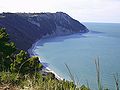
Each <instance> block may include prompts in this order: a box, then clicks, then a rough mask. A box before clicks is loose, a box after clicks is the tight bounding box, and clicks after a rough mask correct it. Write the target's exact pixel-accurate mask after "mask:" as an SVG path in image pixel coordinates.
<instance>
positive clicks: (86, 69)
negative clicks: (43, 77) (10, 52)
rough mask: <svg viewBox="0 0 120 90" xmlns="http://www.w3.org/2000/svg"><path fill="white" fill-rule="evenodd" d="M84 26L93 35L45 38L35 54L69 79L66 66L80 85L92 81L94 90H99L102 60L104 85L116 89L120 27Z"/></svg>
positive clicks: (94, 24)
mask: <svg viewBox="0 0 120 90" xmlns="http://www.w3.org/2000/svg"><path fill="white" fill-rule="evenodd" d="M84 25H86V26H87V27H88V29H89V30H90V32H89V33H86V34H80V33H78V34H74V35H68V36H61V37H53V38H52V37H51V38H49V39H42V40H40V41H38V42H37V43H36V45H35V46H34V49H33V52H34V54H37V55H39V56H40V57H41V59H42V62H43V63H44V64H45V65H47V66H48V67H49V68H50V69H52V70H53V71H55V72H56V73H57V74H58V75H59V76H61V77H63V78H65V79H68V80H69V79H70V78H69V74H68V71H67V69H66V67H65V63H66V64H67V65H68V66H69V67H70V69H71V71H72V73H73V75H74V76H75V77H76V78H78V79H79V83H80V84H86V82H88V83H89V85H90V87H91V88H92V89H93V88H94V90H97V89H96V87H97V84H96V69H95V63H94V61H95V59H96V58H97V57H99V59H100V67H101V80H102V85H103V87H109V88H111V90H114V89H115V84H114V83H115V82H114V78H113V74H114V73H118V74H120V24H112V23H111V24H110V23H84ZM78 79H76V80H78Z"/></svg>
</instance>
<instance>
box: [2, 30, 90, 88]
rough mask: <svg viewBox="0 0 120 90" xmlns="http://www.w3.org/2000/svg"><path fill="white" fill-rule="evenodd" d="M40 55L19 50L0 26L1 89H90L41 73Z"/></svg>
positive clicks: (51, 74)
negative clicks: (30, 55)
mask: <svg viewBox="0 0 120 90" xmlns="http://www.w3.org/2000/svg"><path fill="white" fill-rule="evenodd" d="M42 68H43V65H42V64H41V63H40V61H39V58H38V57H35V56H34V57H29V55H28V54H27V53H26V52H25V51H24V50H18V49H17V48H16V46H15V44H14V43H13V42H11V41H10V39H9V35H8V34H7V33H6V31H5V29H4V28H0V90H8V89H9V90H90V89H88V88H87V87H85V86H84V85H83V86H81V87H77V86H76V85H75V84H74V82H73V81H71V82H70V81H66V80H58V79H56V78H55V75H54V74H53V73H46V74H41V73H40V71H42Z"/></svg>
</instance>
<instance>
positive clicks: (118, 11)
mask: <svg viewBox="0 0 120 90" xmlns="http://www.w3.org/2000/svg"><path fill="white" fill-rule="evenodd" d="M57 11H62V12H66V13H67V14H69V15H70V16H72V17H73V18H75V19H77V20H79V21H81V22H119V23H120V0H0V12H57Z"/></svg>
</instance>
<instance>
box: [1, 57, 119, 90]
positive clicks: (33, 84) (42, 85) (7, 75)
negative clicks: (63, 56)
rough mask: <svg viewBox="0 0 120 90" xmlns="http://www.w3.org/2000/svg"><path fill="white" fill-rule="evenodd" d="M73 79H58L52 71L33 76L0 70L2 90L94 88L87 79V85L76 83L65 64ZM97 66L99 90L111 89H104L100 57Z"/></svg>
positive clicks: (117, 83)
mask: <svg viewBox="0 0 120 90" xmlns="http://www.w3.org/2000/svg"><path fill="white" fill-rule="evenodd" d="M65 66H66V68H67V71H68V74H69V76H70V78H71V81H67V80H58V79H56V78H54V77H53V75H52V74H51V73H50V74H48V75H46V76H44V75H41V74H40V73H35V74H34V75H33V76H31V75H29V74H26V75H21V74H20V73H11V72H9V71H3V72H0V90H92V89H90V86H89V83H88V81H87V86H85V85H81V86H80V85H76V83H77V82H78V81H79V80H78V81H76V80H75V75H73V73H72V72H71V70H70V68H69V66H68V65H67V64H65ZM95 66H96V78H97V79H96V81H97V85H98V89H97V90H110V89H104V88H103V87H102V82H101V73H100V63H99V58H98V59H96V60H95ZM113 77H114V81H115V86H116V89H115V90H119V77H118V74H114V75H113Z"/></svg>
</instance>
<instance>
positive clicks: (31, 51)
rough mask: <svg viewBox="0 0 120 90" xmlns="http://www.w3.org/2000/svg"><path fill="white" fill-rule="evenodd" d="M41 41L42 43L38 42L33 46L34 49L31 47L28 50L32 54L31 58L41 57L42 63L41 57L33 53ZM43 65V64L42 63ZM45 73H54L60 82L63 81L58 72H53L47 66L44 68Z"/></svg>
mask: <svg viewBox="0 0 120 90" xmlns="http://www.w3.org/2000/svg"><path fill="white" fill-rule="evenodd" d="M39 41H40V40H38V41H37V42H36V43H34V44H33V45H32V47H31V48H30V49H28V53H29V54H30V57H32V56H38V57H39V60H40V61H42V60H41V59H40V56H39V55H37V54H36V53H35V52H33V50H34V49H35V46H36V45H37V43H38V42H39ZM41 63H42V62H41ZM43 66H44V64H43ZM44 71H45V72H51V73H53V74H54V75H55V77H56V78H57V79H58V80H63V78H62V77H60V76H59V75H58V74H57V73H56V72H54V71H53V70H51V69H50V68H49V67H47V66H44Z"/></svg>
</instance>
